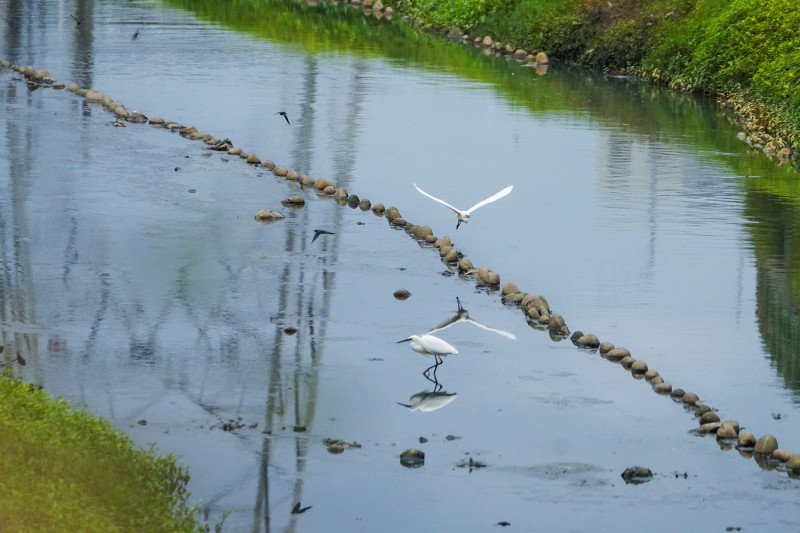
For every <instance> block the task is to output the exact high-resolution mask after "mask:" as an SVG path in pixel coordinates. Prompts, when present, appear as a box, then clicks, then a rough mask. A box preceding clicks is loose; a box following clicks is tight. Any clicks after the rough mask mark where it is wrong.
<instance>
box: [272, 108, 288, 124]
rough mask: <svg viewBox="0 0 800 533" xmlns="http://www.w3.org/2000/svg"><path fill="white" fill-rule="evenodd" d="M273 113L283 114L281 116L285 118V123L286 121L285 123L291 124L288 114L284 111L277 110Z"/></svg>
mask: <svg viewBox="0 0 800 533" xmlns="http://www.w3.org/2000/svg"><path fill="white" fill-rule="evenodd" d="M275 114H276V115H283V118H285V119H286V123H287V124H289V125H291V122H289V115H287V114H286V111H278V112H277V113H275Z"/></svg>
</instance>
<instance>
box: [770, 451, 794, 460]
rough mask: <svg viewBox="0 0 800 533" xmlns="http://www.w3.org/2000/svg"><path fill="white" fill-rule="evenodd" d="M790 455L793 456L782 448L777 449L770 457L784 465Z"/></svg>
mask: <svg viewBox="0 0 800 533" xmlns="http://www.w3.org/2000/svg"><path fill="white" fill-rule="evenodd" d="M792 455H794V454H793V453H792V452H790V451H789V450H784V449H783V448H778V449H777V450H775V451H774V452H772V457H774V458H775V459H777V460H778V461H780V462H782V463H785V462H786V461H788V460H789V459H791V458H792Z"/></svg>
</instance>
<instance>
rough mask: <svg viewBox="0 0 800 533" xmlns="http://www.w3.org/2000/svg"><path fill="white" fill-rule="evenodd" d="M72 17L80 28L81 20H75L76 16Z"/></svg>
mask: <svg viewBox="0 0 800 533" xmlns="http://www.w3.org/2000/svg"><path fill="white" fill-rule="evenodd" d="M70 17H72V18H73V19H74V20H75V22H77V23H78V26H80V25H81V21H80V20H78V19H76V18H75V15H70Z"/></svg>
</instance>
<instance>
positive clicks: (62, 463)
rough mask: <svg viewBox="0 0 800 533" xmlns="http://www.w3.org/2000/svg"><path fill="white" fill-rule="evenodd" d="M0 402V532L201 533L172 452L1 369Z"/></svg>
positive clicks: (184, 475) (184, 476)
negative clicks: (144, 444) (162, 452)
mask: <svg viewBox="0 0 800 533" xmlns="http://www.w3.org/2000/svg"><path fill="white" fill-rule="evenodd" d="M0 406H2V408H0V450H2V454H0V470H2V472H3V479H4V481H5V488H4V490H3V495H2V496H0V530H3V531H17V532H20V533H21V532H26V531H87V532H92V531H97V532H111V531H180V532H188V531H202V529H201V527H200V526H199V525H198V524H197V523H196V522H195V519H194V510H193V509H191V508H190V507H188V506H187V499H188V498H189V493H188V492H187V490H186V485H187V483H188V481H189V474H188V472H187V471H186V469H185V468H184V467H182V466H180V465H179V464H178V463H177V462H176V460H175V458H174V457H173V456H171V455H167V456H158V455H157V454H156V453H155V452H154V451H153V450H145V451H142V450H136V449H135V448H134V445H133V442H132V441H131V440H130V439H129V438H128V437H127V436H125V435H124V434H122V433H121V432H119V431H117V430H116V429H114V428H113V427H112V426H111V425H110V424H109V423H108V422H107V421H105V420H102V419H100V418H95V417H92V416H91V415H89V414H87V413H86V412H84V411H80V410H77V409H74V408H73V407H71V406H70V405H69V404H68V403H67V402H66V401H65V400H63V399H61V398H56V399H54V398H52V397H51V396H50V394H49V393H47V392H46V391H43V390H40V389H38V388H37V387H35V386H33V385H31V384H27V383H21V382H20V381H17V380H15V379H13V378H12V377H11V376H10V374H8V373H6V374H4V375H2V376H0Z"/></svg>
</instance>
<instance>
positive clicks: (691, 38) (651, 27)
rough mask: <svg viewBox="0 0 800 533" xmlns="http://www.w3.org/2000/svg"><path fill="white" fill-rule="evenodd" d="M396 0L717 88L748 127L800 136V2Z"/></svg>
mask: <svg viewBox="0 0 800 533" xmlns="http://www.w3.org/2000/svg"><path fill="white" fill-rule="evenodd" d="M393 3H394V2H393ZM396 4H397V5H398V6H399V7H401V8H402V9H403V12H404V13H405V14H407V15H409V16H410V17H412V18H415V19H416V18H420V19H423V20H425V22H428V23H431V24H433V25H435V26H440V27H445V28H454V27H455V28H457V29H458V30H460V31H461V32H463V33H466V34H469V35H491V36H492V37H493V38H495V39H498V40H501V41H503V42H510V43H513V46H514V47H516V48H523V49H526V50H529V51H544V52H546V53H547V54H548V56H549V57H550V58H551V60H555V61H564V62H573V63H578V64H581V65H585V66H588V67H592V68H600V69H606V70H609V71H614V72H625V73H630V74H634V75H638V76H642V77H646V78H650V79H652V80H653V81H656V82H658V83H664V84H667V85H669V86H670V87H672V88H674V89H680V90H688V91H694V92H701V93H707V94H713V95H718V94H723V95H724V98H723V101H724V102H727V103H731V104H732V106H733V108H734V110H735V111H736V112H737V113H739V114H740V115H741V116H742V117H743V118H745V119H746V120H747V122H748V130H750V131H765V132H768V133H770V134H772V135H773V136H776V137H778V138H780V139H781V141H779V144H781V145H783V146H790V147H794V145H796V144H798V142H800V10H798V9H797V7H796V2H795V1H794V0H763V1H762V0H758V1H757V0H733V1H730V0H616V1H610V2H609V1H607V0H466V1H462V0H437V1H435V2H434V1H433V0H398V2H396ZM796 153H797V152H796V150H795V154H796Z"/></svg>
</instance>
